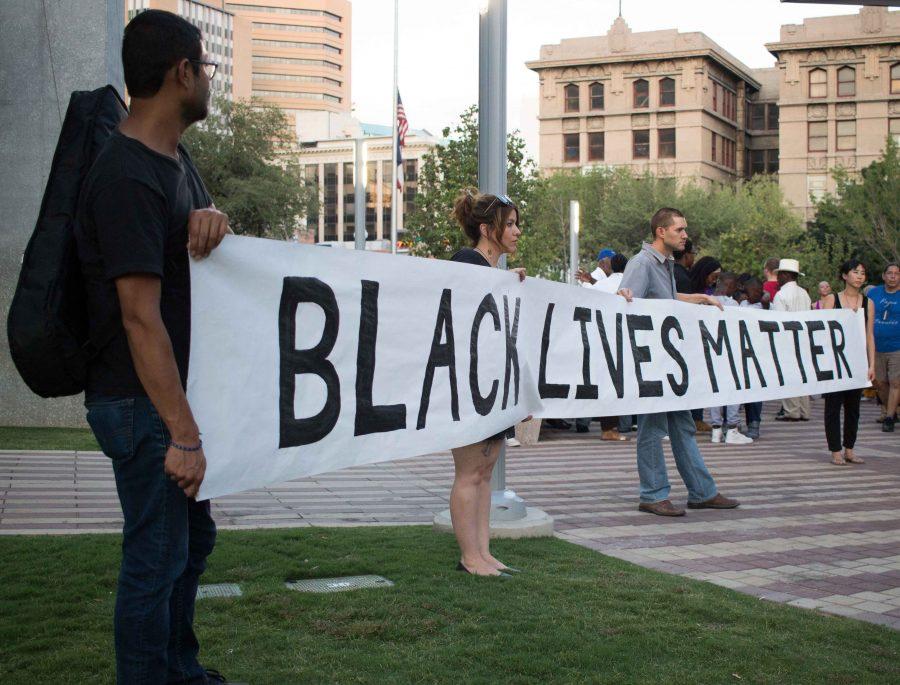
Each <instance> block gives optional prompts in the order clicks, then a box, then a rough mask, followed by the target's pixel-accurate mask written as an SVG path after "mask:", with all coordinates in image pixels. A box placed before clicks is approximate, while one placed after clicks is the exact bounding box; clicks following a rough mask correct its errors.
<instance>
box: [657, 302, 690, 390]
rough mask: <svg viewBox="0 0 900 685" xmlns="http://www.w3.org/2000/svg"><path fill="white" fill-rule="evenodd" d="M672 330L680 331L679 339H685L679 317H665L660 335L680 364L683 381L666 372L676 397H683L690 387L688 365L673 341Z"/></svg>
mask: <svg viewBox="0 0 900 685" xmlns="http://www.w3.org/2000/svg"><path fill="white" fill-rule="evenodd" d="M672 331H675V332H676V333H678V339H679V340H684V333H683V332H682V330H681V324H680V323H678V319H676V318H675V317H674V316H667V317H666V318H665V319H663V322H662V327H661V328H660V336H661V337H662V345H663V348H664V349H665V351H666V352H668V353H669V356H670V357H672V359H673V360H675V363H676V364H678V368H679V369H681V382H680V383H676V382H675V376H673V375H672V374H671V373H668V374H666V379H667V380H668V381H669V386H671V388H672V392H674V393H675V395H676V397H682V396H683V395H684V394H685V393H686V392H687V389H688V367H687V363H685V361H684V357H682V356H681V352H679V351H678V348H677V347H675V345H674V343H673V342H672V339H671V333H672Z"/></svg>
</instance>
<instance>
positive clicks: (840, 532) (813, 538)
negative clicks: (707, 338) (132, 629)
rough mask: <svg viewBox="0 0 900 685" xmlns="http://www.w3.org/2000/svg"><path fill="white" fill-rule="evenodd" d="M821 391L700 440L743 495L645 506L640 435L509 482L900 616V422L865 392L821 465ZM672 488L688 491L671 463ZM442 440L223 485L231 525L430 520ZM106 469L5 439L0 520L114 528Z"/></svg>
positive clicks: (864, 614) (782, 594)
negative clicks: (266, 480) (731, 500)
mask: <svg viewBox="0 0 900 685" xmlns="http://www.w3.org/2000/svg"><path fill="white" fill-rule="evenodd" d="M822 405H823V403H822V401H821V400H819V401H816V402H814V403H813V420H812V421H810V422H808V423H776V422H774V421H773V420H772V416H773V414H774V411H775V409H776V404H775V403H770V404H769V405H767V406H766V413H765V416H764V420H763V428H762V439H761V440H760V441H758V442H757V443H756V444H754V445H750V446H746V447H732V446H725V445H711V444H709V443H708V442H706V440H708V437H701V450H702V451H703V453H704V458H705V459H706V461H707V464H708V465H709V466H710V469H711V470H712V471H713V473H714V475H715V476H716V480H717V482H718V484H719V487H720V488H721V490H722V492H723V493H725V494H727V495H729V496H732V497H737V498H738V499H740V500H741V502H742V506H741V507H740V508H739V509H736V510H732V511H724V512H721V511H720V512H717V511H689V513H688V515H687V516H686V517H684V518H680V519H663V518H659V517H655V516H651V515H648V514H643V513H640V512H638V511H637V494H636V491H637V471H636V468H635V453H634V445H633V443H631V442H628V443H618V444H613V443H605V442H601V441H600V440H599V426H598V425H597V424H594V427H593V428H592V432H591V434H589V435H577V434H576V433H575V432H574V431H572V432H569V433H559V432H553V431H547V432H545V433H544V438H543V439H542V441H541V443H540V444H539V445H536V446H534V447H521V448H515V449H511V450H510V451H509V456H508V459H507V464H508V468H507V482H508V484H509V486H510V487H511V488H513V489H514V490H516V492H517V493H518V494H520V495H521V496H523V497H524V498H525V499H526V500H527V502H528V503H529V504H530V505H533V506H538V507H540V508H542V509H544V510H545V511H547V512H548V513H550V514H552V515H553V517H554V518H555V519H556V530H557V535H558V536H559V537H560V538H562V539H565V540H569V541H570V542H574V543H576V544H580V545H583V546H586V547H590V548H591V549H595V550H597V551H600V552H602V553H604V554H608V555H611V556H616V557H619V558H621V559H625V560H628V561H631V562H634V563H637V564H640V565H642V566H646V567H649V568H654V569H658V570H662V571H666V572H669V573H678V574H681V575H685V576H689V577H692V578H698V579H701V580H707V581H710V582H713V583H716V584H718V585H723V586H726V587H730V588H734V589H736V590H739V591H741V592H746V593H748V594H752V595H756V596H759V597H765V598H767V599H771V600H774V601H781V602H787V603H790V604H793V605H796V606H802V607H808V608H818V609H821V610H823V611H827V612H830V613H835V614H841V615H846V616H853V617H855V618H859V619H862V620H866V621H871V622H873V623H880V624H884V625H889V626H891V627H893V628H896V629H900V433H893V434H885V433H881V430H880V426H879V425H878V424H877V423H875V421H874V419H875V416H876V409H875V407H874V404H873V403H870V402H864V403H863V412H862V418H861V421H860V423H861V425H860V437H859V441H858V445H857V454H858V455H859V456H862V457H864V458H865V459H866V460H867V463H866V464H864V465H859V466H848V467H836V466H832V465H830V464H829V463H828V458H829V457H828V452H827V449H826V446H825V439H824V432H823V428H822ZM670 477H671V478H672V483H673V493H672V495H673V500H675V501H676V502H679V503H683V502H684V500H685V499H686V493H685V490H684V488H683V486H682V484H681V482H680V480H679V479H678V476H677V472H676V471H675V468H674V464H673V463H670ZM452 479H453V468H452V462H451V460H450V456H449V454H446V453H443V454H435V455H428V456H424V457H416V458H414V459H405V460H401V461H395V462H389V463H386V464H379V465H373V466H366V467H357V468H353V469H347V470H345V471H340V472H337V473H331V474H324V475H321V476H318V477H315V478H309V479H303V480H297V481H292V482H289V483H284V484H281V485H278V486H275V487H271V488H266V489H263V490H254V491H251V492H246V493H242V494H239V495H232V496H229V497H223V498H220V499H217V500H215V501H214V502H213V511H214V515H215V518H216V521H217V522H218V523H219V525H220V527H221V528H223V529H230V528H264V527H307V526H358V525H411V524H430V523H431V521H432V518H433V516H434V514H435V513H436V512H438V511H441V510H442V509H445V508H446V507H447V497H448V494H449V489H450V485H451V483H452ZM120 527H121V518H120V514H119V505H118V501H117V499H116V493H115V486H114V483H113V480H112V471H111V469H110V466H109V462H108V460H107V459H106V458H105V457H103V456H102V455H99V454H96V453H72V452H68V453H36V452H29V453H27V454H17V453H11V452H3V453H0V534H5V535H10V534H60V533H63V534H65V533H82V532H85V533H86V532H118V531H119V530H120Z"/></svg>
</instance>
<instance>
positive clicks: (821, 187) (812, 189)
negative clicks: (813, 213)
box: [806, 174, 827, 202]
mask: <svg viewBox="0 0 900 685" xmlns="http://www.w3.org/2000/svg"><path fill="white" fill-rule="evenodd" d="M826 178H827V177H826V176H825V175H824V174H816V175H815V176H807V177H806V190H807V191H808V192H809V197H810V199H811V200H812V201H813V202H818V201H819V200H821V199H822V198H823V197H825V182H826Z"/></svg>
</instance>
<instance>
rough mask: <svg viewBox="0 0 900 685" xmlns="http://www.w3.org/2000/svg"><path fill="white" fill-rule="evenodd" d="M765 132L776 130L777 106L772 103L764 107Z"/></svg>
mask: <svg viewBox="0 0 900 685" xmlns="http://www.w3.org/2000/svg"><path fill="white" fill-rule="evenodd" d="M766 130H767V131H777V130H778V105H776V104H774V103H769V104H768V105H766Z"/></svg>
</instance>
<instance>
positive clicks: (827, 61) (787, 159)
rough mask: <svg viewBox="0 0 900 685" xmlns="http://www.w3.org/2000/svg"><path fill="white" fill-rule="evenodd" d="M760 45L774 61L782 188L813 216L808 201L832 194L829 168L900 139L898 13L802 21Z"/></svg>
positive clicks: (865, 157) (860, 159) (873, 154)
mask: <svg viewBox="0 0 900 685" xmlns="http://www.w3.org/2000/svg"><path fill="white" fill-rule="evenodd" d="M766 47H767V48H768V49H769V51H770V52H771V53H772V54H773V55H775V57H776V58H777V60H778V64H777V68H778V70H779V97H778V101H779V107H780V112H781V117H780V119H781V123H780V130H779V133H780V136H779V137H780V161H781V168H780V171H779V179H780V183H781V187H782V188H783V189H784V192H785V195H786V196H787V198H788V200H790V202H791V203H793V204H794V206H796V207H797V208H798V209H800V210H801V211H802V212H803V213H804V214H805V215H806V217H807V218H812V216H813V207H812V205H813V200H812V198H816V197H819V196H821V195H822V194H823V193H824V192H826V191H830V190H833V189H834V187H833V184H834V182H833V180H832V178H831V176H830V174H829V170H830V169H832V168H834V167H836V166H842V167H844V168H846V169H850V170H858V169H861V168H863V167H865V166H866V165H867V164H869V163H871V162H872V161H873V160H875V159H876V158H877V157H878V156H879V155H880V154H881V152H882V150H883V149H884V144H885V140H886V139H887V136H888V135H893V136H894V137H895V138H896V139H898V141H900V12H897V11H894V12H889V11H888V10H887V9H885V8H880V7H868V8H863V9H862V10H861V11H860V12H859V14H856V15H850V16H841V17H823V18H815V19H806V20H804V22H803V23H802V24H788V25H785V26H782V27H781V37H780V39H779V41H778V42H777V43H769V44H767V45H766Z"/></svg>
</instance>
